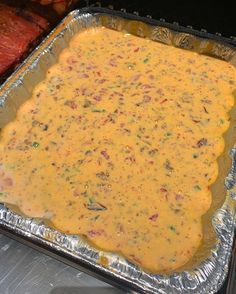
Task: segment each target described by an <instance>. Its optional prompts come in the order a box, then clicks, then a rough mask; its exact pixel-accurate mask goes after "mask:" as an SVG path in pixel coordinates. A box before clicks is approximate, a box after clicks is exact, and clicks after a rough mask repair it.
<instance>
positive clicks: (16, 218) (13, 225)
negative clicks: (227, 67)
mask: <svg viewBox="0 0 236 294" xmlns="http://www.w3.org/2000/svg"><path fill="white" fill-rule="evenodd" d="M105 14H107V15H108V16H109V13H108V12H107V11H106V12H105ZM119 17H120V16H119ZM83 22H84V24H85V27H87V26H90V25H95V26H96V25H99V13H97V14H96V13H89V11H84V12H83V10H81V11H80V10H75V11H73V12H71V13H70V14H69V15H68V16H67V17H66V18H65V19H64V21H63V22H62V23H61V24H60V25H59V26H58V27H57V28H56V29H55V30H53V31H52V32H51V33H50V34H49V36H48V37H47V38H46V39H45V40H44V42H43V43H42V44H41V45H40V46H38V47H37V48H36V50H35V51H34V52H32V54H31V55H30V56H29V58H27V59H26V61H25V62H24V63H23V65H22V66H21V67H20V68H19V69H18V70H17V71H16V72H15V73H14V74H13V75H12V76H11V77H10V78H9V79H8V80H7V81H6V82H5V83H4V84H3V85H2V87H0V106H1V107H2V108H4V105H5V103H6V101H7V99H8V96H9V95H10V94H11V92H12V91H13V93H14V89H15V88H16V87H17V86H18V87H19V86H22V84H23V81H24V76H25V74H27V73H29V72H30V71H32V70H33V69H34V68H35V66H37V63H38V62H39V61H40V58H42V56H43V55H44V54H46V55H47V54H48V52H49V53H50V50H51V48H52V46H53V45H55V43H57V42H59V39H61V37H62V36H64V34H66V32H67V30H69V29H68V27H69V26H71V27H72V28H73V24H75V23H79V25H81V26H82V23H83ZM116 26H117V18H116V17H112V16H110V23H109V27H110V28H116ZM172 33H173V31H171V29H168V28H166V27H165V28H162V27H161V26H157V27H155V28H154V29H153V31H152V38H153V39H154V40H157V41H161V42H163V43H165V44H168V43H169V42H170V38H171V37H170V36H172V37H173V35H172ZM143 34H144V32H143V31H142V30H139V31H137V35H139V36H142V35H143ZM176 36H177V37H178V38H177V41H176V42H178V43H177V45H178V47H180V48H185V49H190V50H191V49H193V48H191V46H192V45H193V44H194V43H193V42H192V41H191V40H192V38H195V37H194V36H192V35H191V34H188V33H183V32H181V33H175V37H176ZM201 50H203V49H202V48H201ZM214 50H215V51H214V52H213V53H214V54H215V55H217V54H218V55H219V57H221V58H223V59H225V60H228V61H229V60H230V59H231V58H232V56H233V58H235V56H236V54H235V52H234V51H233V49H232V48H228V47H227V46H226V47H225V46H224V45H222V44H218V43H216V46H215V48H214ZM28 64H29V65H28ZM0 112H1V111H0ZM230 155H231V158H232V168H231V171H230V172H229V174H228V176H227V178H226V187H227V189H228V196H227V197H226V201H225V203H224V204H223V206H222V207H221V208H220V209H219V210H218V211H217V212H216V213H215V215H214V217H213V227H214V229H215V231H216V234H217V237H218V243H217V245H216V246H215V248H212V250H211V255H210V256H209V257H208V258H207V259H206V260H204V261H203V262H202V263H201V264H200V265H199V266H198V267H197V268H195V269H194V270H191V271H190V270H189V271H183V272H178V273H173V274H170V275H166V276H164V275H158V274H149V273H146V272H144V271H143V270H141V269H139V268H138V267H137V266H135V265H132V264H131V263H129V262H127V261H126V260H125V259H124V258H122V257H119V256H118V255H116V254H113V253H102V255H105V256H107V257H108V260H109V265H108V266H107V267H104V266H102V265H101V264H99V263H98V259H99V256H100V254H101V251H98V250H97V249H95V248H92V247H91V246H90V245H89V244H88V243H86V242H85V241H84V240H82V239H81V238H80V237H79V236H75V235H65V234H62V233H60V232H58V231H56V230H53V229H51V228H49V227H47V226H45V225H44V224H43V223H42V222H39V221H37V220H34V219H32V218H25V217H22V216H20V215H18V214H16V213H14V212H13V211H11V210H10V209H9V208H7V207H6V206H4V205H2V204H0V225H1V226H2V227H5V228H9V229H11V230H14V231H16V232H18V233H19V234H20V235H22V236H26V237H30V238H31V239H32V240H35V241H39V242H40V243H41V244H47V245H49V246H51V247H52V248H54V249H56V250H57V251H59V252H63V253H65V254H66V255H67V256H71V257H73V258H74V260H75V261H76V260H77V261H83V262H84V263H86V264H88V265H90V266H91V268H92V269H93V270H95V271H96V270H97V271H98V272H102V273H105V274H107V275H108V276H109V277H111V278H112V277H116V278H118V279H119V280H120V281H121V282H122V281H123V282H125V284H126V286H127V287H129V285H130V288H133V287H132V285H135V286H136V288H137V289H138V290H139V291H141V292H143V293H168V294H169V293H215V292H216V291H217V290H219V288H220V286H221V285H222V283H223V281H224V279H225V277H226V274H227V271H228V263H229V258H230V254H231V248H232V243H233V236H234V227H235V219H236V218H235V204H234V205H230V203H229V202H230V200H231V199H232V198H233V199H235V200H236V195H235V193H234V192H233V191H231V190H232V188H233V187H234V185H235V182H236V149H235V148H233V149H232V150H231V153H230Z"/></svg>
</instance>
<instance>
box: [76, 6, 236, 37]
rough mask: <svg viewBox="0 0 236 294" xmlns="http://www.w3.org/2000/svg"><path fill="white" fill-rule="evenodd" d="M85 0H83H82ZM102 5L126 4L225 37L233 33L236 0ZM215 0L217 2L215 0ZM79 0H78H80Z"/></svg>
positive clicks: (131, 10) (128, 8)
mask: <svg viewBox="0 0 236 294" xmlns="http://www.w3.org/2000/svg"><path fill="white" fill-rule="evenodd" d="M84 2H85V1H84ZM89 2H90V3H98V2H101V3H102V5H103V6H108V5H113V6H114V9H120V8H126V9H127V12H133V11H138V12H139V13H140V15H141V16H145V15H147V14H148V15H151V16H152V17H153V18H155V19H160V18H164V19H165V20H166V21H167V22H171V23H172V22H178V23H179V24H180V25H183V26H187V25H191V26H193V28H195V29H198V30H200V29H206V30H207V31H208V32H209V33H216V32H219V33H222V35H224V36H225V37H230V36H235V37H236V9H235V8H234V6H236V5H235V4H236V1H222V0H221V1H214V2H213V1H204V2H203V1H202V2H201V1H191V0H189V1H166V0H162V1H159V0H126V1H125V0H114V1H111V0H104V1H89ZM217 2H218V3H217ZM80 3H81V1H80Z"/></svg>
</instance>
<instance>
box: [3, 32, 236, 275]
mask: <svg viewBox="0 0 236 294" xmlns="http://www.w3.org/2000/svg"><path fill="white" fill-rule="evenodd" d="M235 87H236V71H235V69H234V67H233V66H231V65H230V64H228V63H226V62H224V61H220V60H217V59H214V58H211V57H207V56H202V55H198V54H197V53H193V52H189V51H185V50H182V49H178V48H174V47H171V46H166V45H163V44H160V43H156V42H153V41H150V40H147V39H142V38H138V37H135V36H132V35H128V34H124V33H121V32H116V31H112V30H108V29H106V28H97V29H89V30H87V31H84V32H82V33H79V34H77V35H75V37H74V38H73V40H72V41H71V43H70V45H69V47H68V48H67V49H65V50H64V51H63V52H62V53H61V54H60V57H59V61H58V63H57V64H55V65H54V66H52V67H51V68H50V69H49V70H48V72H47V75H46V78H45V80H43V81H42V82H41V83H40V84H39V85H38V86H37V87H36V88H35V89H34V91H33V94H32V98H31V99H29V100H28V101H27V102H26V103H24V105H22V106H21V107H20V109H19V111H18V114H17V117H16V119H15V120H14V121H13V122H11V123H9V124H8V125H7V126H6V127H5V128H4V129H3V130H2V133H1V141H0V200H1V201H2V202H5V203H12V204H15V205H17V206H18V207H19V208H20V209H21V211H22V212H23V213H25V214H26V215H28V216H31V217H44V218H50V219H51V221H52V223H53V224H54V225H55V227H56V228H57V229H58V230H60V231H63V232H65V233H68V234H81V235H84V236H87V237H88V239H89V240H90V241H91V242H92V243H93V244H94V245H95V246H97V247H99V248H101V249H102V250H106V251H112V252H119V253H121V254H123V255H124V256H125V257H126V258H128V259H129V260H130V261H132V262H134V263H135V264H138V265H140V266H142V267H144V268H146V269H148V270H151V271H154V272H159V271H168V270H173V269H176V268H178V267H180V266H182V265H184V264H185V263H186V262H187V261H189V260H190V259H191V257H192V256H193V255H194V253H195V252H196V250H197V248H198V247H199V245H200V244H201V240H202V223H201V216H202V215H203V214H204V213H206V211H207V210H208V209H209V207H210V205H211V201H212V197H211V190H210V186H211V184H212V183H214V181H215V180H216V177H217V175H218V166H217V161H216V160H217V158H218V157H219V155H220V154H221V153H222V152H223V149H224V140H223V136H222V135H223V133H224V132H225V131H226V130H227V129H228V127H229V116H228V112H229V111H230V110H231V108H232V107H233V104H234V97H233V94H232V92H233V90H234V89H235Z"/></svg>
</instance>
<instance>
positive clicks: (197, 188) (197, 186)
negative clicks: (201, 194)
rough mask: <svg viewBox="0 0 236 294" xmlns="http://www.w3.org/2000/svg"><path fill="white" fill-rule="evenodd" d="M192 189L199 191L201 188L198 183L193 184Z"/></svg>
mask: <svg viewBox="0 0 236 294" xmlns="http://www.w3.org/2000/svg"><path fill="white" fill-rule="evenodd" d="M194 189H195V190H196V191H201V190H202V189H201V187H200V186H199V185H195V186H194Z"/></svg>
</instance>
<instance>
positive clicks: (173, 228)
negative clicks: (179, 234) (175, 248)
mask: <svg viewBox="0 0 236 294" xmlns="http://www.w3.org/2000/svg"><path fill="white" fill-rule="evenodd" d="M169 229H170V230H171V231H172V232H175V233H176V228H175V227H174V226H172V225H171V226H169Z"/></svg>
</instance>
